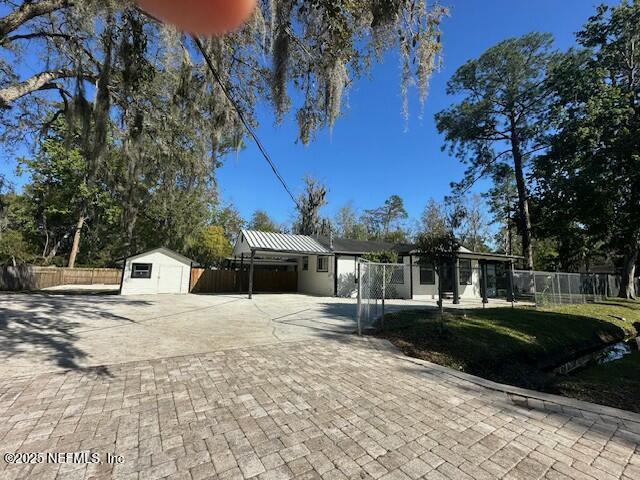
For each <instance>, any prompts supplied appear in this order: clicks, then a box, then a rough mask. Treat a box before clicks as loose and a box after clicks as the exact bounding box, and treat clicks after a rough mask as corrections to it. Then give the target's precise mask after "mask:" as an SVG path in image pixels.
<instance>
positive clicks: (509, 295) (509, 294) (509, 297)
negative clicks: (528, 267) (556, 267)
mask: <svg viewBox="0 0 640 480" xmlns="http://www.w3.org/2000/svg"><path fill="white" fill-rule="evenodd" d="M508 277H509V281H508V282H507V302H511V303H513V302H515V300H516V299H515V295H514V292H513V283H514V278H513V277H514V271H513V260H512V261H510V262H509V275H508ZM533 279H534V280H533V281H534V282H535V274H534V275H533Z"/></svg>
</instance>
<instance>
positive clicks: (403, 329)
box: [379, 300, 640, 403]
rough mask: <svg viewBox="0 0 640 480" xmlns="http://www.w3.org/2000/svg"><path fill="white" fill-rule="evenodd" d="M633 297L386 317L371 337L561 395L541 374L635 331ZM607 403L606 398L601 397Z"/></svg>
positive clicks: (637, 311)
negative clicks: (383, 339)
mask: <svg viewBox="0 0 640 480" xmlns="http://www.w3.org/2000/svg"><path fill="white" fill-rule="evenodd" d="M638 330H640V303H639V302H630V301H622V300H608V301H604V302H600V303H597V304H588V305H565V306H560V307H553V308H546V309H538V310H535V309H529V308H516V309H509V308H493V309H490V308H488V309H474V310H467V311H466V312H464V311H453V313H447V314H445V318H444V321H441V320H440V317H439V314H437V313H434V312H425V311H404V312H399V313H395V314H390V315H387V316H386V318H385V331H384V332H381V333H380V334H379V335H380V336H381V337H384V338H387V339H388V340H390V341H392V342H393V343H394V344H395V345H396V346H397V347H399V348H400V349H402V350H403V351H404V352H405V353H406V354H407V355H410V356H414V357H417V358H422V359H424V360H429V361H432V362H434V363H438V364H441V365H445V366H448V367H451V368H455V369H459V370H462V371H465V372H468V373H471V374H474V375H479V376H481V377H485V378H488V379H491V380H495V381H499V382H503V383H510V384H513V385H518V386H523V387H527V388H534V389H540V390H545V391H554V392H561V393H565V394H569V392H570V389H569V387H566V388H563V389H562V390H560V389H559V388H556V384H557V382H558V378H559V377H557V376H556V375H553V374H551V373H549V369H550V368H551V367H554V366H557V365H558V364H560V363H563V362H564V361H566V360H569V359H571V358H572V357H574V356H575V355H577V354H580V353H582V352H587V351H590V350H594V349H597V348H599V347H602V346H604V345H607V344H610V343H613V342H615V341H618V340H621V339H623V338H625V337H628V336H630V335H636V334H637V333H638ZM604 403H607V402H604Z"/></svg>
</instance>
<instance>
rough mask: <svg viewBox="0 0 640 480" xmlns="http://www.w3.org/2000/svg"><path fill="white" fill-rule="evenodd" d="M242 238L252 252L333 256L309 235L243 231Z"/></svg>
mask: <svg viewBox="0 0 640 480" xmlns="http://www.w3.org/2000/svg"><path fill="white" fill-rule="evenodd" d="M242 237H243V238H244V240H245V241H246V242H247V244H248V245H249V248H250V249H251V250H254V251H258V252H284V253H310V254H321V255H322V254H331V251H330V250H329V249H327V248H326V247H324V246H323V245H322V244H321V243H319V242H318V241H317V240H316V239H314V238H312V237H309V236H307V235H290V234H284V233H270V232H257V231H255V230H242Z"/></svg>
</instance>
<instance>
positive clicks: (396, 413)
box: [0, 339, 640, 480]
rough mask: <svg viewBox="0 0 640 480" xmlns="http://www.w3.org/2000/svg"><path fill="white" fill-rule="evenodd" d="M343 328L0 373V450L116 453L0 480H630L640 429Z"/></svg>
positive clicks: (11, 470) (637, 470)
mask: <svg viewBox="0 0 640 480" xmlns="http://www.w3.org/2000/svg"><path fill="white" fill-rule="evenodd" d="M376 345H379V344H377V343H373V342H365V341H358V340H352V339H345V340H344V341H339V340H322V339H316V340H306V341H301V342H293V343H280V344H274V345H269V346H254V347H249V348H244V349H236V350H224V351H217V352H213V353H208V354H200V355H188V356H184V357H178V358H171V359H160V360H148V361H142V362H136V363H127V364H122V365H118V366H111V367H108V368H106V369H99V370H95V371H92V370H89V371H84V372H78V371H75V372H69V373H61V374H55V373H53V374H52V373H49V374H42V375H39V376H33V377H25V378H21V379H12V380H9V379H5V380H0V451H2V452H45V451H53V452H78V451H92V452H97V453H100V454H102V455H103V457H102V458H103V459H104V458H105V457H104V455H105V454H106V453H114V454H117V455H121V456H122V458H123V463H121V464H118V465H115V466H114V465H109V464H106V463H102V464H90V465H77V464H76V465H73V464H64V465H53V464H40V465H6V464H4V463H2V464H0V465H1V471H0V478H2V479H11V478H25V479H27V478H29V479H34V478H52V479H53V478H60V479H69V478H127V479H129V478H130V479H138V478H139V479H140V480H143V479H144V480H153V479H158V478H171V479H173V478H175V479H185V480H186V479H193V480H198V479H204V478H216V479H227V478H259V479H287V478H293V477H296V478H308V479H313V478H323V479H343V478H385V479H408V478H409V479H416V478H433V479H445V478H448V479H468V478H474V479H484V478H486V479H493V478H501V477H504V478H540V477H547V478H572V479H591V480H593V479H598V480H606V479H612V478H628V479H637V478H640V451H639V449H638V443H639V441H640V425H638V424H637V423H634V422H633V421H630V420H622V419H617V418H614V417H601V416H598V415H595V414H590V413H587V412H582V411H580V410H573V409H566V410H562V408H559V407H558V406H557V405H554V404H547V405H543V404H542V403H540V405H539V406H538V408H533V409H531V408H523V407H520V406H518V405H516V404H514V403H512V402H511V401H510V400H509V398H507V396H506V395H505V394H503V393H499V392H495V391H491V390H487V389H485V388H483V387H479V386H477V385H475V384H473V383H469V382H467V381H463V380H460V379H459V378H457V377H455V376H452V375H450V374H447V373H445V372H442V371H440V370H438V369H435V368H433V369H430V368H429V367H428V366H427V367H425V366H422V365H416V364H415V363H412V362H410V361H408V360H406V359H403V358H400V357H398V356H395V355H394V354H393V353H391V352H389V351H385V350H383V349H380V348H377V347H376Z"/></svg>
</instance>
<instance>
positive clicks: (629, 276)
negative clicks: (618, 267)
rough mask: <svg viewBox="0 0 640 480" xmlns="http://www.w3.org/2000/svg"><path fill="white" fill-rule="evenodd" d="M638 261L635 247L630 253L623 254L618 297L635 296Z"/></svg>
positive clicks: (628, 297) (631, 297)
mask: <svg viewBox="0 0 640 480" xmlns="http://www.w3.org/2000/svg"><path fill="white" fill-rule="evenodd" d="M637 262H638V248H637V247H636V248H635V249H633V250H632V251H631V252H630V253H628V254H627V255H625V256H624V264H623V265H622V280H621V282H620V294H619V295H618V296H619V297H620V298H626V299H632V300H635V298H636V293H637V292H636V286H635V276H636V263H637Z"/></svg>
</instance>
